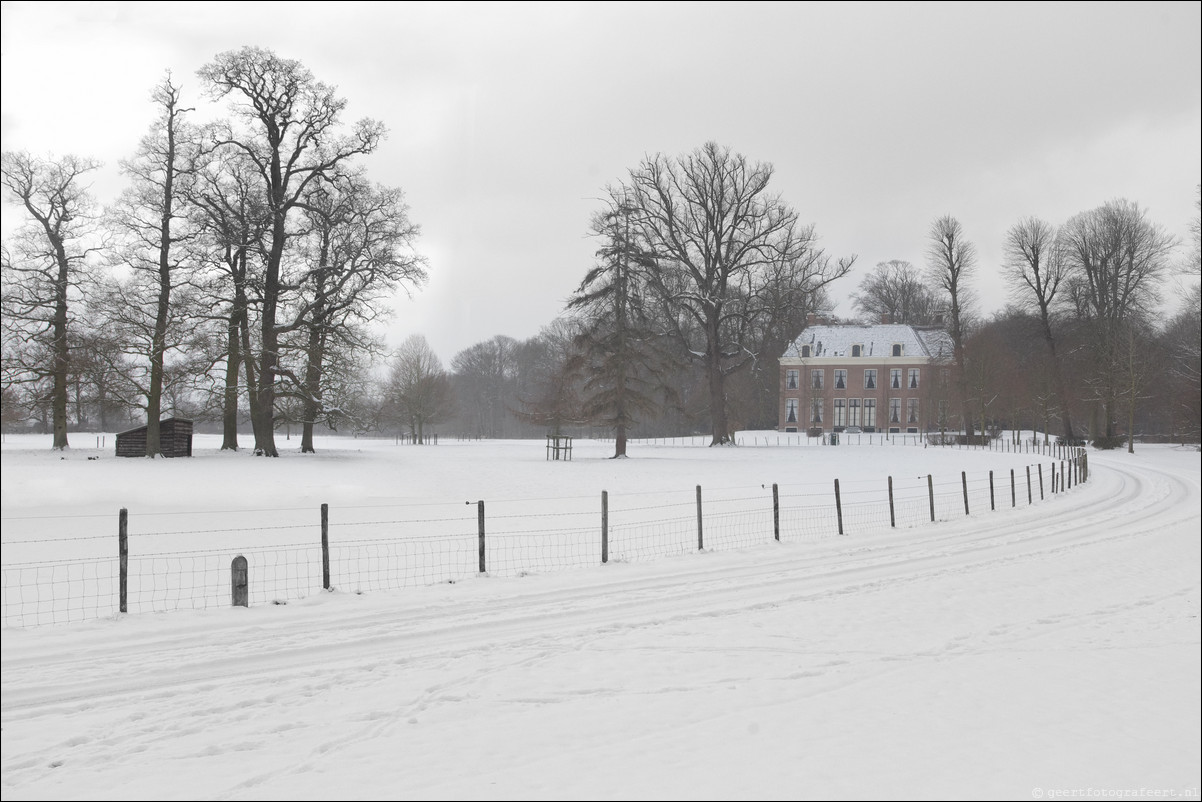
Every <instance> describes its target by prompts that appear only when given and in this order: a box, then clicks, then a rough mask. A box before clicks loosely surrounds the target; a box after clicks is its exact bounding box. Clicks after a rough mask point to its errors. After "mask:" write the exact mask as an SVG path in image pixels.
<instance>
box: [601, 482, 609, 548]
mask: <svg viewBox="0 0 1202 802" xmlns="http://www.w3.org/2000/svg"><path fill="white" fill-rule="evenodd" d="M601 562H602V563H607V562H609V491H607V490H602V491H601Z"/></svg>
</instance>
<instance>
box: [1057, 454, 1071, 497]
mask: <svg viewBox="0 0 1202 802" xmlns="http://www.w3.org/2000/svg"><path fill="white" fill-rule="evenodd" d="M1065 468H1066V466H1065V464H1064V460H1060V492H1061V493H1063V492H1064V491H1065V490H1067V489H1068V488H1070V487H1072V484H1071V483H1069V484H1065V483H1064V480H1065V478H1066V477H1065V475H1064V471H1065Z"/></svg>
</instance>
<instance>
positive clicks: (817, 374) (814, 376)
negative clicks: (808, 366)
mask: <svg viewBox="0 0 1202 802" xmlns="http://www.w3.org/2000/svg"><path fill="white" fill-rule="evenodd" d="M823 373H825V371H823V370H822V369H821V368H819V369H818V370H811V371H810V387H812V388H814V389H815V390H821V389H822V374H823Z"/></svg>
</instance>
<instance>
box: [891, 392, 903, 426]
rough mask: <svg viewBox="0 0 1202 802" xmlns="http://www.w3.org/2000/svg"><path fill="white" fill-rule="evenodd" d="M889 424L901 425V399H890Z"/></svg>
mask: <svg viewBox="0 0 1202 802" xmlns="http://www.w3.org/2000/svg"><path fill="white" fill-rule="evenodd" d="M889 422H890V423H901V399H900V398H890V399H889Z"/></svg>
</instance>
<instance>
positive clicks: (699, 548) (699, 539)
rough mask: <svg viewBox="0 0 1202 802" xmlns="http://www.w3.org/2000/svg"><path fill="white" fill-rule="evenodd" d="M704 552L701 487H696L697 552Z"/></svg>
mask: <svg viewBox="0 0 1202 802" xmlns="http://www.w3.org/2000/svg"><path fill="white" fill-rule="evenodd" d="M704 550H705V541H704V540H703V539H702V537H701V485H697V551H704Z"/></svg>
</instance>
